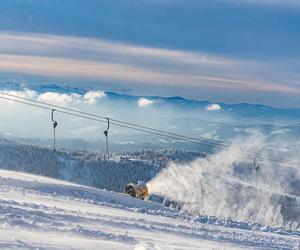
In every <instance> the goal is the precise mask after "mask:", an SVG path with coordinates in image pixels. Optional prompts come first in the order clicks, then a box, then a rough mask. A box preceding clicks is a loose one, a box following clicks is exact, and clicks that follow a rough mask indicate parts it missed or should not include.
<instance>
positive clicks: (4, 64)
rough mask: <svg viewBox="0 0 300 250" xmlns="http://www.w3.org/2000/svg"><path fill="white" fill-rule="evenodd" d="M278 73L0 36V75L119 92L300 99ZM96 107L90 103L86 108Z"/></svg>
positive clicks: (60, 40)
mask: <svg viewBox="0 0 300 250" xmlns="http://www.w3.org/2000/svg"><path fill="white" fill-rule="evenodd" d="M278 67H279V66H278V65H276V64H272V63H265V62H258V61H246V60H241V59H232V58H229V57H220V56H215V55H212V54H207V53H198V52H189V51H179V50H171V49H161V48H150V47H140V46H135V45H129V44H123V43H116V42H111V41H108V40H101V39H87V38H79V37H66V36H53V35H37V34H20V33H19V34H4V33H0V72H4V73H9V74H16V75H18V74H22V75H30V76H42V77H46V78H47V77H51V78H52V79H53V78H54V79H65V80H80V81H86V82H89V81H102V82H115V83H117V84H118V85H119V86H121V87H122V86H126V87H128V86H131V87H134V86H139V88H145V89H146V88H148V89H149V88H152V86H156V87H158V88H157V90H158V91H157V92H159V89H169V90H170V91H171V89H172V88H177V89H178V90H180V89H182V90H184V91H188V92H189V93H194V94H195V93H196V92H199V91H201V90H203V89H205V90H209V91H211V92H214V93H216V92H218V93H225V91H227V92H228V93H229V92H230V91H232V90H235V91H238V92H241V93H244V94H245V95H248V94H249V93H250V92H252V94H253V92H255V91H256V92H265V93H267V94H268V93H273V94H274V93H275V94H276V93H278V94H282V93H283V94H286V95H289V94H290V95H293V96H300V86H299V85H298V84H297V82H298V80H299V79H300V77H299V76H297V75H296V74H293V75H287V73H286V71H284V70H283V69H282V70H281V69H280V68H278ZM262 68H263V69H264V70H263V71H262V70H261V69H262ZM224 90H225V91H224ZM170 93H171V92H170ZM232 93H233V92H231V94H232ZM247 93H248V94H247ZM98 94H99V93H98ZM151 94H153V93H151ZM156 94H157V93H156ZM99 95H100V96H101V93H100V94H99ZM171 95H172V93H171ZM188 97H192V98H194V97H195V96H188ZM87 101H88V100H87ZM94 101H95V98H91V99H90V100H89V101H88V102H94ZM262 103H264V102H263V101H262Z"/></svg>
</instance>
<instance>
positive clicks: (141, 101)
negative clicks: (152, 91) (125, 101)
mask: <svg viewBox="0 0 300 250" xmlns="http://www.w3.org/2000/svg"><path fill="white" fill-rule="evenodd" d="M137 103H138V105H139V107H146V106H149V105H151V104H152V103H153V101H151V100H149V99H146V98H139V99H138V101H137Z"/></svg>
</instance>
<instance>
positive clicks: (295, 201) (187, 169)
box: [147, 137, 300, 230]
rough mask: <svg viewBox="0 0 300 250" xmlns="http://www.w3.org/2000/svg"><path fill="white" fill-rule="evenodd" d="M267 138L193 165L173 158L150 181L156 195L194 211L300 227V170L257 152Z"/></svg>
mask: <svg viewBox="0 0 300 250" xmlns="http://www.w3.org/2000/svg"><path fill="white" fill-rule="evenodd" d="M263 145H264V139H262V137H255V138H254V137H253V138H250V139H248V140H247V141H246V142H245V141H244V142H243V143H242V142H241V141H236V142H234V143H233V144H232V145H231V146H230V147H229V148H227V149H225V150H223V151H221V152H219V153H217V154H215V155H211V156H209V157H207V158H205V159H204V158H201V159H198V160H196V161H194V162H191V163H188V164H177V163H174V162H171V163H170V164H169V165H168V166H167V167H166V168H165V169H163V170H162V171H161V172H160V173H159V174H158V175H157V176H156V177H155V178H154V179H153V180H151V181H150V182H149V183H148V184H147V185H148V187H149V192H150V193H151V194H156V195H159V196H162V197H165V198H167V199H169V200H172V201H175V202H177V203H179V204H182V208H183V209H184V210H187V211H188V212H190V213H192V214H201V215H208V216H217V217H219V218H231V219H234V220H238V221H251V222H257V223H260V224H264V225H270V226H284V227H286V228H289V229H295V230H296V229H299V228H300V174H299V171H298V170H297V169H296V168H295V167H294V166H287V165H284V164H282V163H281V164H280V163H278V162H274V161H272V162H271V161H270V160H266V159H268V157H266V159H260V160H259V164H257V163H255V161H254V159H253V156H254V155H255V153H257V152H258V151H260V150H262V147H263Z"/></svg>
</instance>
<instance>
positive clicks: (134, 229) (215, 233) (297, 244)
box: [0, 170, 300, 250]
mask: <svg viewBox="0 0 300 250" xmlns="http://www.w3.org/2000/svg"><path fill="white" fill-rule="evenodd" d="M213 223H214V222H213V221H211V222H210V221H207V222H206V223H201V222H199V221H197V220H196V219H195V218H192V217H190V216H188V215H186V214H184V213H183V212H178V211H176V210H171V209H168V208H164V207H162V206H160V205H157V204H153V203H151V202H144V201H140V200H137V199H133V198H131V197H127V196H125V195H122V194H117V193H113V192H107V191H103V190H97V189H94V188H89V187H85V186H80V185H75V184H71V183H67V182H63V181H56V180H53V179H48V178H45V177H39V176H33V175H28V174H21V173H16V172H9V171H3V170H1V171H0V248H1V249H47V250H49V249H51V250H52V249H132V250H145V249H154V250H155V249H156V250H162V249H163V250H165V249H166V250H168V249H212V248H216V247H221V248H223V249H224V248H226V249H227V248H229V249H239V248H263V249H299V248H300V239H299V232H283V231H280V234H279V233H275V230H273V231H271V232H261V230H252V231H250V230H245V229H243V227H242V225H241V224H238V223H237V224H235V227H229V226H222V225H220V226H219V225H213Z"/></svg>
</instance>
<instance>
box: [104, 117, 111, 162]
mask: <svg viewBox="0 0 300 250" xmlns="http://www.w3.org/2000/svg"><path fill="white" fill-rule="evenodd" d="M106 120H107V128H106V130H105V131H104V135H105V139H106V155H105V158H106V159H109V150H108V131H109V125H110V122H109V118H106Z"/></svg>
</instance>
